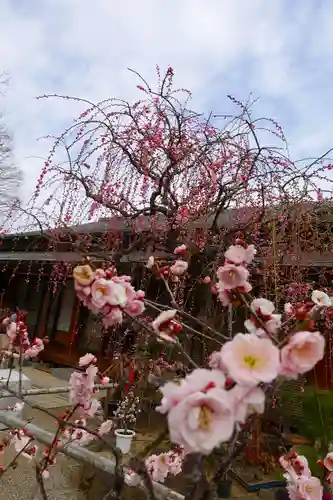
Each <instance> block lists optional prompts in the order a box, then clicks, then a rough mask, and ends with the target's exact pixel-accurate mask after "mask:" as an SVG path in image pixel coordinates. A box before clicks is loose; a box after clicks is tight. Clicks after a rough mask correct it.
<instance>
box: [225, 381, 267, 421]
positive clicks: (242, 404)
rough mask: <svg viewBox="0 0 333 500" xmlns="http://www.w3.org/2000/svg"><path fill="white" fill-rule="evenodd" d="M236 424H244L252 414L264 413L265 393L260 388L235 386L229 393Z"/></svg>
mask: <svg viewBox="0 0 333 500" xmlns="http://www.w3.org/2000/svg"><path fill="white" fill-rule="evenodd" d="M228 394H229V396H230V399H231V402H232V407H233V412H234V415H235V420H236V422H240V423H245V421H246V419H247V417H248V416H250V415H251V414H252V413H260V414H261V413H264V411H265V393H264V391H263V390H262V389H260V387H250V388H249V387H248V386H244V385H239V384H236V385H235V387H233V388H232V389H231V390H230V391H228Z"/></svg>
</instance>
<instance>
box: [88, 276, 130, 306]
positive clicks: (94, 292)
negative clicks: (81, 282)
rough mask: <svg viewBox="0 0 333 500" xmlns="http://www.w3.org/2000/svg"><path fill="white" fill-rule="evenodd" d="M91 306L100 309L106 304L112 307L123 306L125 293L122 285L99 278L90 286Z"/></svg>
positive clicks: (125, 299) (125, 298)
mask: <svg viewBox="0 0 333 500" xmlns="http://www.w3.org/2000/svg"><path fill="white" fill-rule="evenodd" d="M91 301H92V304H93V305H94V306H95V307H97V308H99V309H101V308H102V307H104V306H105V305H106V304H110V305H112V306H125V305H126V302H127V297H126V292H125V289H124V287H123V286H122V285H120V284H119V283H114V282H113V281H111V280H107V279H104V278H100V279H99V280H96V281H94V283H93V284H92V286H91Z"/></svg>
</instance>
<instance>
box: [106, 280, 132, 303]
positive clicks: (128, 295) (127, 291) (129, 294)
mask: <svg viewBox="0 0 333 500" xmlns="http://www.w3.org/2000/svg"><path fill="white" fill-rule="evenodd" d="M130 279H131V278H130V277H129V276H119V277H116V278H113V279H112V282H113V283H115V284H117V285H121V286H122V287H123V288H124V291H125V294H126V301H128V302H130V301H132V300H135V299H136V298H137V296H136V293H137V292H136V291H135V290H134V287H133V286H132V285H131V283H130ZM119 293H120V292H119ZM126 301H122V302H119V303H118V304H111V302H109V303H110V304H111V305H113V306H121V307H125V305H126Z"/></svg>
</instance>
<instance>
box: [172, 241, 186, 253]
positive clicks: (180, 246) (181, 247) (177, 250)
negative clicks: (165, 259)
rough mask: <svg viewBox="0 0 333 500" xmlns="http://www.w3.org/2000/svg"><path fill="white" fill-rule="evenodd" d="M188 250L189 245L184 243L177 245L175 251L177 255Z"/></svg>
mask: <svg viewBox="0 0 333 500" xmlns="http://www.w3.org/2000/svg"><path fill="white" fill-rule="evenodd" d="M186 252H187V246H186V245H184V244H182V245H179V246H178V247H176V248H175V249H174V251H173V253H174V254H175V255H183V254H184V253H186Z"/></svg>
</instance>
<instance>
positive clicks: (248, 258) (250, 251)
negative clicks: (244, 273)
mask: <svg viewBox="0 0 333 500" xmlns="http://www.w3.org/2000/svg"><path fill="white" fill-rule="evenodd" d="M256 254H257V249H256V248H255V246H254V245H248V246H247V248H246V249H245V259H244V261H245V263H246V264H251V262H252V261H253V259H254V257H255V256H256Z"/></svg>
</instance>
